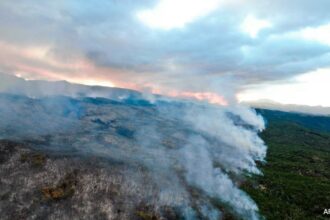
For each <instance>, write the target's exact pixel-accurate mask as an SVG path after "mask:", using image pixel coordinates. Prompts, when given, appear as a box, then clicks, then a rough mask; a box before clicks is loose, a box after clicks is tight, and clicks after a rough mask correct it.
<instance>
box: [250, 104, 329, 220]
mask: <svg viewBox="0 0 330 220" xmlns="http://www.w3.org/2000/svg"><path fill="white" fill-rule="evenodd" d="M259 112H261V114H263V116H264V117H265V118H266V120H267V121H268V125H267V129H266V130H265V131H264V132H263V133H262V134H261V136H262V138H263V140H264V141H265V142H266V144H267V145H268V152H267V158H266V160H267V163H265V164H262V165H261V170H262V172H263V173H264V175H263V176H253V177H252V178H251V179H250V181H248V182H247V183H246V185H245V186H244V188H245V190H246V191H247V192H248V193H249V194H250V195H251V196H252V198H253V199H254V200H255V201H256V202H257V204H258V205H259V208H260V210H261V213H262V214H263V215H264V216H265V217H266V218H267V219H270V220H272V219H274V220H275V219H311V220H312V219H313V220H314V219H328V218H326V216H325V215H323V211H324V209H326V208H328V207H329V204H330V191H329V189H330V135H329V134H326V133H325V131H327V132H328V131H329V130H328V123H329V121H330V118H327V117H319V116H311V115H301V114H295V113H286V112H279V111H270V110H260V111H259ZM311 129H313V130H311Z"/></svg>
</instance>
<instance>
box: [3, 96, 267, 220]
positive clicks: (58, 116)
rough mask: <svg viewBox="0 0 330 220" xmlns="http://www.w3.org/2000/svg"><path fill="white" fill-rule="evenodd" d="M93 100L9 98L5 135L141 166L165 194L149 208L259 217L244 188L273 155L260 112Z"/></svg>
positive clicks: (136, 99)
mask: <svg viewBox="0 0 330 220" xmlns="http://www.w3.org/2000/svg"><path fill="white" fill-rule="evenodd" d="M86 91H87V90H86ZM87 96H88V94H85V95H83V96H78V97H71V98H70V97H64V96H47V97H43V96H40V97H35V98H31V97H28V96H23V95H22V94H20V95H13V94H5V93H2V94H1V95H0V132H1V133H0V137H1V138H11V139H17V140H25V141H26V140H28V141H30V142H33V143H35V144H37V145H38V147H39V148H41V149H45V150H51V151H53V152H57V153H66V154H80V155H89V156H96V157H98V156H99V157H103V158H106V159H108V160H109V161H115V162H120V163H124V164H126V165H127V166H131V167H132V169H135V168H134V167H140V168H141V169H143V170H146V171H147V173H148V178H149V179H148V182H150V184H152V185H155V186H156V187H157V189H158V193H157V195H154V196H153V197H150V200H149V201H148V202H149V203H151V204H153V205H154V206H156V207H163V206H171V207H176V208H178V209H179V210H180V213H182V215H183V217H184V218H185V219H219V218H221V216H222V215H223V213H222V211H221V210H220V209H219V206H221V207H229V210H231V212H233V213H235V215H238V216H240V217H241V218H243V219H258V218H259V217H258V207H257V205H256V204H255V203H254V201H253V200H252V199H250V197H249V196H248V195H247V194H246V193H245V192H243V191H242V190H241V189H239V183H240V181H241V180H242V178H243V177H244V175H246V174H249V173H255V174H260V171H259V169H258V168H257V166H256V161H263V160H264V158H265V154H266V146H265V145H264V143H263V141H262V140H261V139H260V138H259V137H258V132H260V131H261V130H263V129H264V123H263V120H262V118H261V117H260V116H259V115H257V114H256V112H255V111H254V110H252V109H249V108H247V107H244V106H236V105H230V106H216V105H211V104H207V103H201V102H192V101H189V102H188V101H182V100H176V99H165V98H161V97H157V96H152V99H153V100H152V102H149V101H148V100H145V99H142V96H130V95H127V96H125V98H118V97H117V99H105V98H100V97H99V98H89V97H87ZM140 168H139V169H140ZM132 178H133V177H132ZM136 181H137V180H136ZM133 182H134V180H133ZM136 184H139V183H138V181H137V183H136ZM147 189H148V187H145V190H147ZM141 193H144V192H141ZM145 193H146V194H147V192H145Z"/></svg>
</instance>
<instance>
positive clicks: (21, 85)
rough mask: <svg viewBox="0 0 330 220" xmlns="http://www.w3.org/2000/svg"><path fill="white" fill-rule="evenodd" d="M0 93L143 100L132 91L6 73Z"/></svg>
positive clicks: (1, 83) (2, 75)
mask: <svg viewBox="0 0 330 220" xmlns="http://www.w3.org/2000/svg"><path fill="white" fill-rule="evenodd" d="M0 92H1V93H8V94H15V95H25V96H28V97H37V98H40V97H46V96H56V95H62V96H70V97H104V98H109V99H112V100H123V99H127V98H134V99H141V98H142V94H141V93H140V92H138V91H134V90H130V89H122V88H111V87H103V86H86V85H81V84H73V83H69V82H67V81H43V80H25V79H23V78H19V77H16V76H14V75H9V74H4V73H0Z"/></svg>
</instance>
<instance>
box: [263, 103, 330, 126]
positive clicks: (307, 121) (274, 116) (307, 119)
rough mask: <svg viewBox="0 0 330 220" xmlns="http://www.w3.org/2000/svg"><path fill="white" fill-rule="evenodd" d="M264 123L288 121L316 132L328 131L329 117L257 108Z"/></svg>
mask: <svg viewBox="0 0 330 220" xmlns="http://www.w3.org/2000/svg"><path fill="white" fill-rule="evenodd" d="M257 112H258V113H260V114H261V115H262V116H263V117H264V119H265V120H266V123H267V124H268V123H277V122H282V123H283V122H290V123H295V124H299V125H300V126H303V127H306V128H309V129H311V130H314V131H317V132H330V117H327V116H321V115H319V116H317V115H312V114H304V113H294V112H284V111H275V110H268V109H257Z"/></svg>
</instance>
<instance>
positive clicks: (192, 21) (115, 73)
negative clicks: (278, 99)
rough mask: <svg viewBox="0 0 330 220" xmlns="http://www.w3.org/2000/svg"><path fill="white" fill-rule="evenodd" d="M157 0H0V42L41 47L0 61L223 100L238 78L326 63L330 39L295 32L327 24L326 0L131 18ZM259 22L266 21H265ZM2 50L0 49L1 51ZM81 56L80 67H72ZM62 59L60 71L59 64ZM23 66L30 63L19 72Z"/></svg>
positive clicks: (34, 71)
mask: <svg viewBox="0 0 330 220" xmlns="http://www.w3.org/2000/svg"><path fill="white" fill-rule="evenodd" d="M162 2H163V4H165V3H166V2H167V3H166V4H169V3H168V2H169V1H162ZM197 3H198V1H196V4H197ZM211 3H212V4H213V3H214V2H213V1H210V4H211ZM157 4H158V3H157V2H156V3H151V2H149V1H138V2H137V1H130V0H125V1H114V0H113V1H98V2H97V3H95V2H93V3H91V2H80V1H79V2H78V1H70V2H68V1H56V2H45V1H24V2H15V4H14V3H11V2H2V3H1V4H0V12H1V18H2V19H1V20H0V27H1V28H0V35H1V37H0V41H1V42H3V43H2V44H6V45H10V46H16V47H18V48H21V49H22V50H23V51H24V50H27V49H28V48H31V47H34V48H47V51H46V52H45V53H44V54H43V56H41V57H38V58H36V57H33V56H31V54H28V55H26V54H25V55H24V57H25V58H24V59H20V60H17V61H16V62H12V59H15V58H8V59H2V61H1V62H0V68H1V70H2V71H11V72H13V73H17V72H20V74H23V75H24V74H25V75H28V76H29V77H30V78H31V77H32V78H33V77H34V78H39V77H42V78H47V76H49V78H58V79H66V80H71V81H75V82H77V81H79V77H82V78H84V79H85V80H86V78H88V79H89V80H91V79H94V80H96V81H101V80H109V81H111V82H112V83H113V84H115V85H116V86H122V87H130V88H134V89H140V90H143V89H150V88H152V89H156V90H158V91H162V92H164V93H166V91H167V92H168V91H176V92H209V93H215V94H220V95H223V96H225V97H226V98H227V99H229V100H231V99H234V95H233V94H235V93H237V92H238V91H241V90H242V89H244V88H245V86H247V85H250V84H258V83H263V82H265V81H271V80H281V79H286V78H290V77H292V76H295V75H298V74H301V73H304V72H308V71H313V70H316V69H318V68H321V67H328V66H330V62H329V56H330V55H329V52H330V51H329V49H330V46H329V45H326V44H323V43H322V42H318V41H315V40H313V39H310V38H308V37H306V34H305V35H304V34H303V33H305V32H302V30H304V29H306V28H316V27H319V26H322V25H326V24H329V23H330V15H329V13H328V12H327V10H326V9H327V8H329V7H330V5H329V4H330V3H329V2H328V1H318V3H317V4H316V3H315V2H311V1H303V2H302V1H296V0H295V1H290V2H284V1H282V0H280V1H262V2H260V1H249V2H248V3H247V2H245V1H241V0H236V1H230V2H229V1H221V2H220V3H219V4H216V6H217V7H215V6H214V8H213V9H212V10H204V11H202V12H203V13H202V12H199V11H198V10H197V9H196V10H197V11H193V12H194V13H193V12H191V11H190V12H191V13H192V14H191V16H188V17H187V16H186V17H183V18H182V19H183V22H181V23H180V24H179V25H174V26H173V27H174V28H165V29H162V28H157V27H153V26H152V25H151V26H150V25H146V24H145V22H142V21H141V20H140V18H139V14H141V13H143V12H146V11H147V12H148V11H149V12H150V10H153V9H157V7H158V6H157ZM166 4H165V5H166ZM212 4H211V5H212ZM197 5H198V4H197ZM181 6H182V7H180V8H179V7H177V6H173V8H174V9H176V11H178V10H179V9H180V10H181V11H182V12H183V11H189V4H188V3H187V4H186V5H181ZM184 6H186V7H184ZM327 6H329V7H327ZM156 11H157V10H156ZM186 14H188V15H189V13H188V12H187V13H186ZM306 15H308V16H306ZM175 16H177V17H178V18H180V13H174V14H173V17H171V18H167V17H164V19H165V20H166V21H170V20H171V19H172V20H173V19H174V17H175ZM249 16H250V18H255V19H254V21H259V23H260V21H263V22H262V24H263V25H262V27H261V28H259V30H257V32H256V30H255V31H254V32H253V33H252V32H251V33H250V34H247V33H246V32H244V30H242V28H241V27H242V25H243V26H244V22H246V19H247V18H249ZM302 17H304V19H302ZM145 19H149V22H154V21H152V20H150V19H152V18H145ZM250 20H251V19H250ZM266 21H267V24H271V25H267V28H266V26H265V24H266V23H265V22H266ZM250 23H251V22H250ZM259 26H260V25H259ZM251 34H252V35H253V36H255V37H251V36H252V35H251ZM7 54H8V53H7V52H6V51H2V52H1V54H0V55H1V57H6V56H7ZM13 56H15V55H13ZM9 59H11V60H9ZM50 59H51V60H53V61H54V62H53V64H54V65H50V63H49V60H50ZM8 60H9V61H8ZM83 62H84V63H88V65H85V66H84V65H77V63H80V64H81V63H83ZM55 63H56V64H55ZM63 63H64V64H65V65H67V69H62V68H59V66H61V65H60V64H63ZM57 64H59V65H57ZM22 66H25V67H29V68H25V70H24V71H22V70H21V69H22ZM86 66H87V67H86ZM90 66H93V68H92V70H91V68H89V67H90ZM72 79H74V80H72ZM206 85H207V86H206ZM228 90H230V92H228Z"/></svg>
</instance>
